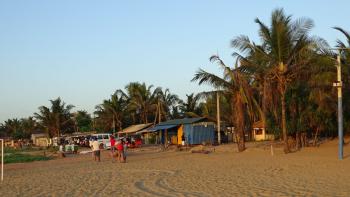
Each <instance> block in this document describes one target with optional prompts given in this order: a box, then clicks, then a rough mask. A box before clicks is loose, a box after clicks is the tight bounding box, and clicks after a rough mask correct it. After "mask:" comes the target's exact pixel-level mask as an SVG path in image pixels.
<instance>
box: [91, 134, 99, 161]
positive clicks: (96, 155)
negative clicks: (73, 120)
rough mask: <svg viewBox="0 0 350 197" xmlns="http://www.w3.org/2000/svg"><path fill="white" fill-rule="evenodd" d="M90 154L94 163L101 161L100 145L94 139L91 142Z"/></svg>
mask: <svg viewBox="0 0 350 197" xmlns="http://www.w3.org/2000/svg"><path fill="white" fill-rule="evenodd" d="M92 153H93V155H94V161H96V160H97V161H98V162H100V161H101V153H100V145H99V144H98V141H97V139H96V138H94V141H93V142H92Z"/></svg>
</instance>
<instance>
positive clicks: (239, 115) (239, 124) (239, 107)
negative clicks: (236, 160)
mask: <svg viewBox="0 0 350 197" xmlns="http://www.w3.org/2000/svg"><path fill="white" fill-rule="evenodd" d="M234 106H235V108H236V116H235V122H236V128H237V134H238V141H237V146H238V147H237V148H238V152H242V151H244V150H245V139H244V137H245V136H244V111H243V103H242V98H241V97H240V95H237V96H236V99H235V105H234Z"/></svg>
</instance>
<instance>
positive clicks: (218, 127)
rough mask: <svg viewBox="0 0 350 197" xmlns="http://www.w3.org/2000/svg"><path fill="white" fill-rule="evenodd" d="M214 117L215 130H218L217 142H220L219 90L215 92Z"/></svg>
mask: <svg viewBox="0 0 350 197" xmlns="http://www.w3.org/2000/svg"><path fill="white" fill-rule="evenodd" d="M216 119H217V130H218V143H219V144H221V135H220V130H221V125H220V96H219V92H216Z"/></svg>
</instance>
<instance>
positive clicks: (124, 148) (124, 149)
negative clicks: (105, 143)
mask: <svg viewBox="0 0 350 197" xmlns="http://www.w3.org/2000/svg"><path fill="white" fill-rule="evenodd" d="M123 142H124V143H123V156H124V157H123V159H124V162H126V150H127V149H128V146H129V141H128V139H126V140H125V141H123Z"/></svg>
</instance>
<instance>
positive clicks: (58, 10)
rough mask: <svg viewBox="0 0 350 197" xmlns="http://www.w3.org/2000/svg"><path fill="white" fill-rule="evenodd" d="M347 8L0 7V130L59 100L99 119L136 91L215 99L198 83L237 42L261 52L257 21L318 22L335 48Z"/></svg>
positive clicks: (280, 4) (281, 3)
mask: <svg viewBox="0 0 350 197" xmlns="http://www.w3.org/2000/svg"><path fill="white" fill-rule="evenodd" d="M349 7H350V1H347V0H343V1H341V0H338V1H337V0H335V1H330V0H324V1H320V0H308V1H303V0H264V1H261V0H245V1H232V0H227V1H223V0H222V1H221V0H218V1H212V0H201V1H199V0H192V1H189V0H177V1H164V0H159V1H156V0H147V1H136V0H130V1H117V0H115V1H114V0H113V1H107V0H106V1H89V0H80V1H79V0H75V1H71V0H59V1H58V0H56V1H46V0H22V1H20V0H13V1H10V0H0V123H2V122H3V121H5V120H7V119H12V118H25V117H28V116H32V115H33V113H34V112H38V107H39V106H42V105H45V106H49V100H50V99H56V98H57V97H61V99H62V100H63V101H64V102H65V103H67V104H72V105H74V106H75V108H74V110H87V111H88V112H89V113H92V112H93V111H94V108H95V106H96V105H98V104H100V103H102V101H103V100H104V99H108V98H109V97H110V95H111V94H113V93H114V91H115V90H117V89H124V87H125V85H127V84H128V83H129V82H145V83H146V84H147V85H151V84H152V85H154V86H155V87H158V86H160V87H163V88H169V89H170V91H171V93H174V94H177V95H179V97H180V98H182V99H185V97H186V94H190V93H192V92H195V93H198V92H201V91H206V90H210V87H209V86H199V85H198V84H197V83H194V82H191V79H192V78H193V76H194V74H195V72H196V71H197V70H198V69H199V68H202V69H204V70H206V71H208V72H211V73H215V74H218V75H221V74H222V71H221V70H220V68H219V67H218V66H217V65H216V64H213V63H210V62H209V57H210V56H211V55H214V54H218V55H219V56H220V57H221V58H222V59H223V60H224V61H225V62H226V63H227V64H228V65H232V64H233V62H234V59H233V58H232V57H231V54H232V52H234V49H232V48H231V47H230V41H231V40H232V39H233V38H235V37H237V36H239V35H247V36H249V37H250V38H251V40H253V41H255V42H257V43H259V37H258V33H257V30H258V26H257V24H256V23H255V22H254V19H255V18H257V17H258V18H259V19H260V20H262V21H263V22H264V23H266V24H269V19H270V15H271V12H272V11H273V10H274V9H276V8H283V9H284V10H285V12H286V13H287V14H288V15H292V16H293V19H297V18H301V17H307V18H310V19H312V20H314V22H315V28H314V29H313V31H312V34H313V35H317V36H319V37H322V38H324V39H326V40H327V41H328V42H329V44H330V45H331V46H334V45H335V41H336V40H337V39H341V40H343V39H344V38H343V36H342V34H341V33H339V32H337V31H335V30H334V29H332V27H334V26H340V27H342V28H344V29H346V30H348V31H350V21H349V18H350V16H349V10H348V9H349Z"/></svg>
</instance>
